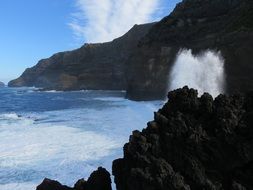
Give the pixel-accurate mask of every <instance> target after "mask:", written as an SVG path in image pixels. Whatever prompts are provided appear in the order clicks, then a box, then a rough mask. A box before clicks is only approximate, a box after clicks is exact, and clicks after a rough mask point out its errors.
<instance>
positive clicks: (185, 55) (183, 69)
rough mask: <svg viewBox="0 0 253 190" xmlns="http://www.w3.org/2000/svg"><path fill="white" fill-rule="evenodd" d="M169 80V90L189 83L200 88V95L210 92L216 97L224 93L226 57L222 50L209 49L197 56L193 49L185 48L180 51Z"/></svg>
mask: <svg viewBox="0 0 253 190" xmlns="http://www.w3.org/2000/svg"><path fill="white" fill-rule="evenodd" d="M169 81H170V84H169V90H174V89H177V88H181V87H183V86H185V85H187V86H189V87H190V88H195V89H198V92H199V95H202V94H203V93H204V92H208V93H210V94H211V95H212V96H214V97H216V96H218V95H219V94H220V93H224V86H225V71H224V59H223V58H222V56H221V53H220V52H215V51H211V50H208V51H205V52H204V53H201V54H199V55H196V56H195V55H193V54H192V50H186V49H183V50H181V51H180V52H179V53H178V56H177V59H176V62H175V64H174V66H173V68H172V70H171V73H170V75H169Z"/></svg>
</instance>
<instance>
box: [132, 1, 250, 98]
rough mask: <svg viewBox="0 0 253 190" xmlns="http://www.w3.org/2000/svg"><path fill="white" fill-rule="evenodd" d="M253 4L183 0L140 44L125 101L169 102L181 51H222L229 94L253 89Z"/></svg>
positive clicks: (135, 54) (133, 58)
mask: <svg viewBox="0 0 253 190" xmlns="http://www.w3.org/2000/svg"><path fill="white" fill-rule="evenodd" d="M252 29H253V1H251V0H183V1H182V2H181V3H179V4H178V5H177V6H176V8H175V9H174V11H173V12H172V13H171V14H170V15H169V16H167V17H165V18H164V19H162V20H161V21H160V22H158V23H157V24H155V26H153V27H152V28H151V30H150V31H149V33H148V34H147V35H146V36H145V37H144V38H143V39H142V40H141V41H140V43H139V46H138V49H137V50H136V51H135V52H134V53H133V55H132V56H131V57H130V58H129V60H128V62H127V65H128V68H127V70H128V71H127V81H128V82H127V83H128V88H127V97H128V98H130V99H134V100H150V99H160V98H164V97H165V96H166V92H167V90H168V86H169V82H170V81H168V80H169V79H168V75H169V73H170V69H171V67H172V66H173V63H174V61H175V58H176V56H177V53H178V51H179V50H180V49H181V48H186V49H192V50H193V53H194V54H198V53H201V52H202V51H205V50H209V49H211V50H216V51H220V52H221V55H222V56H223V57H224V59H225V73H226V89H225V91H226V93H228V94H232V93H234V92H239V91H240V92H246V91H248V90H249V89H253V75H252V73H253V63H252V60H253V48H252V44H253V30H252Z"/></svg>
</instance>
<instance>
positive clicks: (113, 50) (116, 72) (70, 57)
mask: <svg viewBox="0 0 253 190" xmlns="http://www.w3.org/2000/svg"><path fill="white" fill-rule="evenodd" d="M153 25H154V23H151V24H145V25H135V26H134V27H133V28H132V29H131V30H130V31H129V32H127V33H126V34H125V35H124V36H122V37H120V38H118V39H115V40H113V41H112V42H108V43H101V44H85V45H84V46H82V47H81V48H79V49H77V50H74V51H68V52H62V53H57V54H55V55H53V56H52V57H50V58H48V59H43V60H41V61H39V62H38V64H37V65H36V66H34V67H32V68H29V69H26V71H25V72H24V73H23V74H22V75H21V76H20V77H19V78H18V79H16V80H13V81H11V82H10V83H9V86H11V87H19V86H35V87H42V88H45V89H56V90H79V89H99V90H125V89H126V80H125V73H124V70H125V62H126V60H127V58H128V57H129V56H130V54H131V53H132V52H133V51H134V50H135V49H136V47H137V43H138V41H139V40H140V39H141V38H142V37H143V36H144V35H145V34H146V33H147V32H148V30H149V29H150V27H152V26H153Z"/></svg>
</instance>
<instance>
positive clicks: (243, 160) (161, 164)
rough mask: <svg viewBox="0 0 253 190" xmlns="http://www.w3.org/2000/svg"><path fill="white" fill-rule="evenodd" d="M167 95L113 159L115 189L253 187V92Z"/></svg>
mask: <svg viewBox="0 0 253 190" xmlns="http://www.w3.org/2000/svg"><path fill="white" fill-rule="evenodd" d="M168 98H169V100H168V102H167V103H166V104H165V105H164V106H163V108H162V109H160V110H159V111H158V112H156V113H155V116H154V121H152V122H149V123H148V126H147V128H145V129H143V130H142V132H140V131H134V132H133V134H132V135H131V136H130V139H129V142H128V143H127V144H125V146H124V157H123V158H121V159H117V160H115V161H114V162H113V175H114V176H115V183H116V186H117V190H168V189H169V190H190V189H191V190H203V189H206V190H239V189H240V190H244V189H247V190H250V189H253V119H252V118H253V93H252V92H251V93H248V94H246V95H245V96H243V95H234V96H225V95H220V96H218V97H217V98H216V99H215V100H213V98H212V96H210V95H209V94H204V95H202V96H201V97H198V93H197V91H196V90H194V89H189V88H188V87H184V88H182V89H178V90H175V91H172V92H169V94H168Z"/></svg>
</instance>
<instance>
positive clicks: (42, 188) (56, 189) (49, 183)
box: [36, 178, 73, 190]
mask: <svg viewBox="0 0 253 190" xmlns="http://www.w3.org/2000/svg"><path fill="white" fill-rule="evenodd" d="M36 190H73V188H70V187H67V186H65V185H62V184H60V183H59V182H58V181H54V180H51V179H47V178H46V179H44V180H43V182H42V183H41V184H40V185H39V186H38V187H37V188H36Z"/></svg>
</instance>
